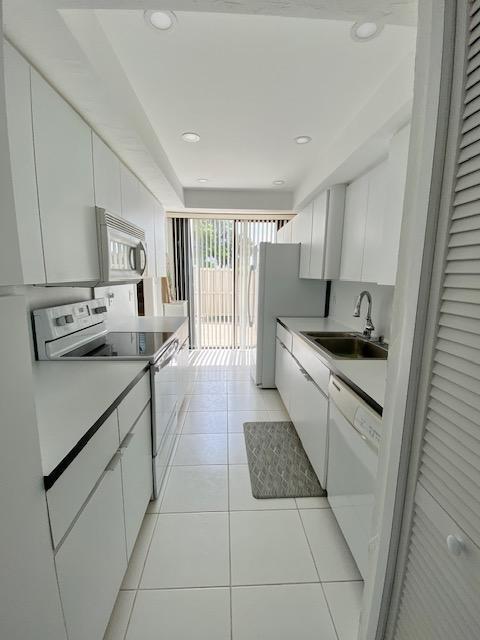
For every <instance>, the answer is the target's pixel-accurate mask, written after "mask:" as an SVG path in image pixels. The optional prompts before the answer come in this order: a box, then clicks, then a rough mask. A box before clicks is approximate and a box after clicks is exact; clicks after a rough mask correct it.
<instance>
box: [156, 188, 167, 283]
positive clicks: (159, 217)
mask: <svg viewBox="0 0 480 640" xmlns="http://www.w3.org/2000/svg"><path fill="white" fill-rule="evenodd" d="M154 228H155V272H156V273H155V275H156V277H157V278H161V277H162V276H166V275H167V264H166V262H167V260H166V258H167V257H166V252H165V211H164V209H163V207H162V205H161V204H160V202H158V200H154Z"/></svg>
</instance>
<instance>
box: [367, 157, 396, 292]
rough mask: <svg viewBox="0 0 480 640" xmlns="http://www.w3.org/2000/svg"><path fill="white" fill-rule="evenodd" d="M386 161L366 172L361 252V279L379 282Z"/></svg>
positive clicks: (383, 242) (382, 244)
mask: <svg viewBox="0 0 480 640" xmlns="http://www.w3.org/2000/svg"><path fill="white" fill-rule="evenodd" d="M386 182H387V163H386V161H384V162H382V163H381V164H379V165H378V166H376V167H375V168H374V169H372V170H371V171H369V172H368V201H367V221H366V226H365V247H364V252H363V265H362V281H363V282H379V280H380V278H381V274H382V271H383V270H384V268H385V260H386V255H385V246H386V244H385V233H386V234H387V235H388V234H390V231H389V230H386V229H384V223H385V222H384V221H385V215H386V208H387V207H386V204H387V184H386Z"/></svg>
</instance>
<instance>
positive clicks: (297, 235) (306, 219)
mask: <svg viewBox="0 0 480 640" xmlns="http://www.w3.org/2000/svg"><path fill="white" fill-rule="evenodd" d="M312 215H313V202H310V203H309V204H308V205H307V206H306V207H304V208H303V209H302V210H301V211H300V213H299V214H298V215H297V216H296V218H295V226H294V228H293V229H292V241H293V242H295V243H297V242H299V243H300V244H301V251H300V269H299V275H300V278H308V277H309V274H310V249H311V238H312Z"/></svg>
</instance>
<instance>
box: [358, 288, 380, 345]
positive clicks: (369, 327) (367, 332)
mask: <svg viewBox="0 0 480 640" xmlns="http://www.w3.org/2000/svg"><path fill="white" fill-rule="evenodd" d="M363 298H366V299H367V302H368V308H367V316H366V318H365V328H364V330H363V335H364V336H365V337H366V338H370V337H371V336H372V331H375V327H374V325H373V322H372V296H371V295H370V291H366V290H365V291H362V292H361V293H360V295H359V296H358V298H357V300H356V302H355V308H354V310H353V317H354V318H359V317H360V308H361V306H362V301H363Z"/></svg>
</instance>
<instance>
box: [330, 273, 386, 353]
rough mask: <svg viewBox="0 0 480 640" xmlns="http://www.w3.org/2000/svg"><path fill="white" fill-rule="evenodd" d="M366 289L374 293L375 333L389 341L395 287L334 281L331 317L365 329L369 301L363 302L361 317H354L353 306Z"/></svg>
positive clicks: (331, 296) (373, 315)
mask: <svg viewBox="0 0 480 640" xmlns="http://www.w3.org/2000/svg"><path fill="white" fill-rule="evenodd" d="M364 289H366V290H367V291H370V293H371V295H372V321H373V324H374V325H375V335H382V336H384V337H385V340H386V341H387V342H388V340H389V339H390V324H391V320H392V302H393V293H394V291H395V287H389V286H383V285H378V284H374V283H370V282H344V281H343V280H334V281H332V289H331V293H330V314H329V316H330V318H333V319H334V320H337V321H338V322H342V323H343V324H346V325H348V326H349V327H352V328H353V329H355V330H356V331H363V328H364V326H365V315H366V313H367V301H366V300H364V301H363V302H362V308H361V311H360V318H354V317H353V308H354V306H355V301H356V299H357V296H358V294H359V293H360V292H361V291H363V290H364Z"/></svg>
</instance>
